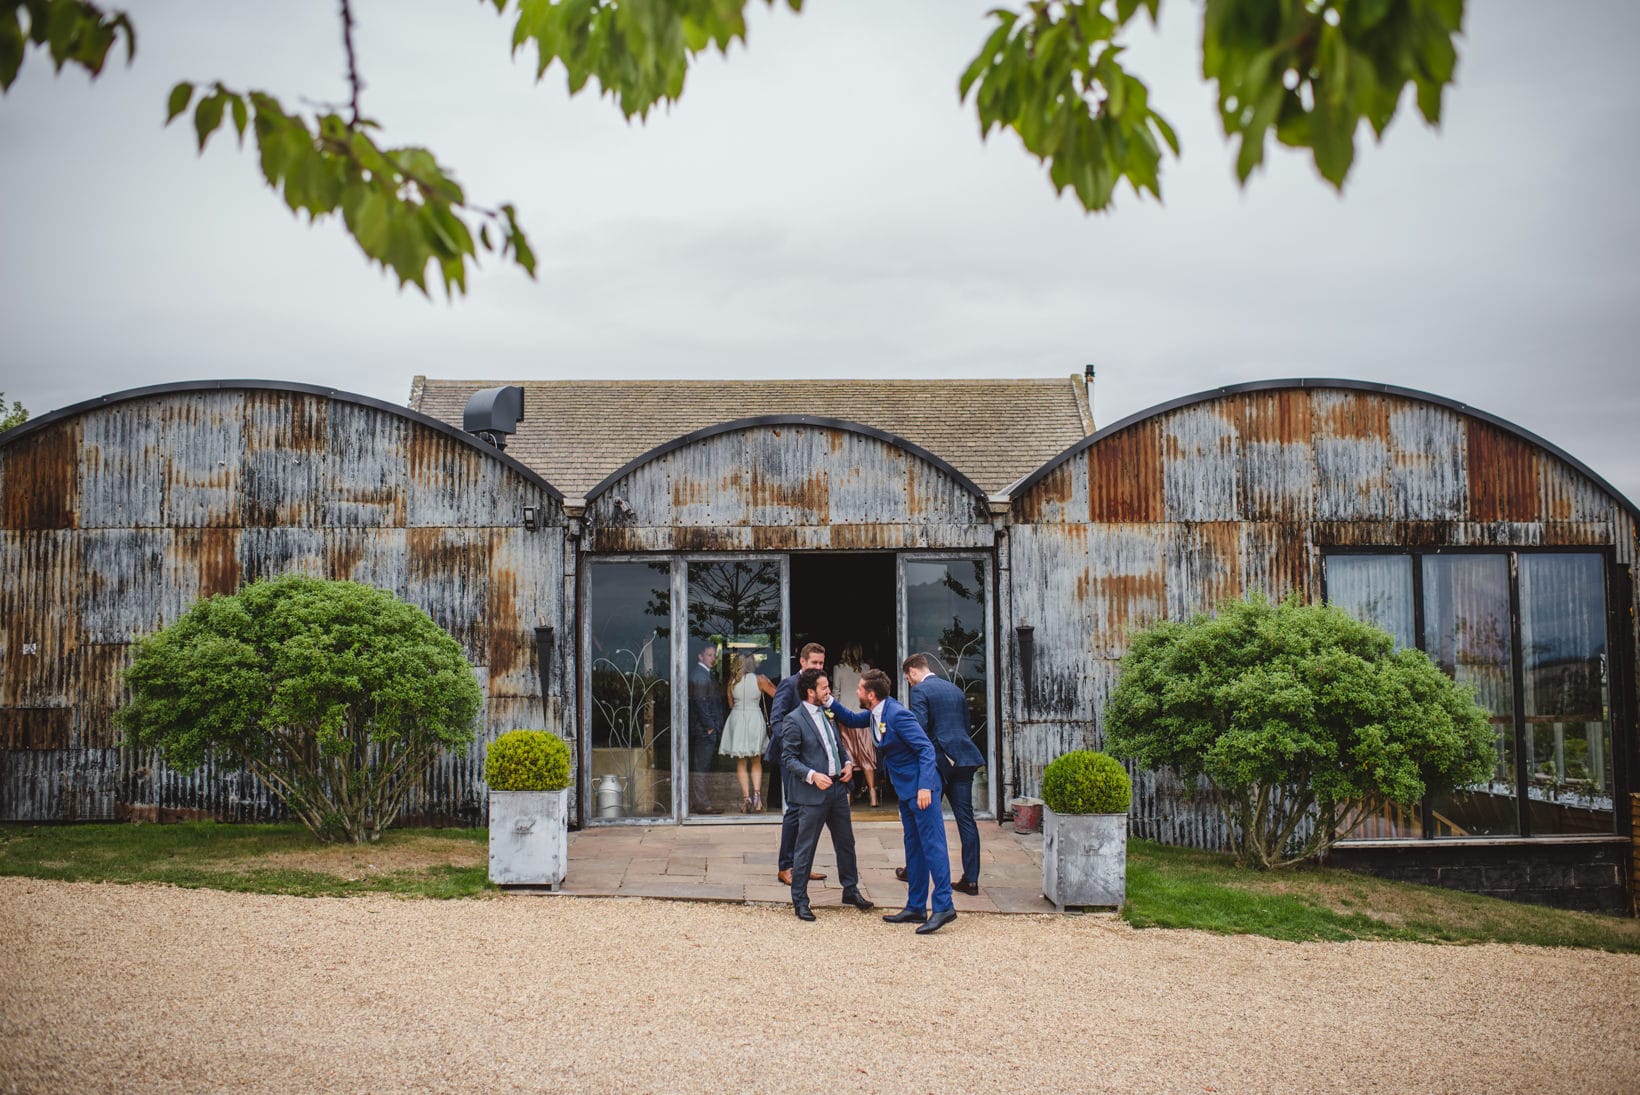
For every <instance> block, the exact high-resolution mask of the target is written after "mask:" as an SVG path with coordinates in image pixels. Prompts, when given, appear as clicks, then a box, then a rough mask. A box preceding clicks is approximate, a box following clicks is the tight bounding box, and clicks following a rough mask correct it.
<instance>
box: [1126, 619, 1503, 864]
mask: <svg viewBox="0 0 1640 1095" xmlns="http://www.w3.org/2000/svg"><path fill="white" fill-rule="evenodd" d="M1105 735H1106V738H1105V740H1106V745H1107V747H1108V748H1109V749H1110V751H1111V752H1112V753H1114V754H1115V755H1117V756H1121V757H1132V758H1134V759H1136V760H1137V761H1139V763H1141V764H1143V765H1144V766H1146V767H1147V768H1163V767H1171V768H1175V769H1177V770H1178V771H1179V773H1180V774H1181V775H1183V776H1184V777H1186V778H1187V779H1194V778H1196V777H1198V776H1206V777H1207V778H1208V779H1209V780H1211V781H1212V783H1213V785H1214V786H1215V787H1216V788H1217V791H1218V800H1219V803H1218V804H1219V808H1220V810H1221V811H1222V812H1223V814H1224V817H1225V820H1226V822H1227V824H1228V827H1229V829H1230V836H1231V841H1232V847H1233V850H1234V851H1235V853H1236V856H1237V859H1238V860H1239V861H1240V862H1242V863H1244V864H1252V865H1254V866H1258V867H1263V868H1269V867H1277V866H1283V865H1285V864H1288V863H1293V862H1297V861H1299V860H1302V859H1308V858H1312V857H1315V856H1318V855H1321V854H1322V853H1324V852H1325V851H1326V849H1327V848H1328V847H1330V846H1331V844H1332V843H1333V842H1334V841H1335V840H1338V839H1340V838H1342V837H1343V836H1346V835H1348V832H1349V831H1350V830H1351V829H1352V828H1353V827H1354V825H1355V824H1359V823H1360V822H1361V821H1362V820H1364V819H1365V817H1366V813H1365V811H1362V810H1355V811H1353V813H1354V817H1355V820H1354V822H1350V821H1349V820H1348V817H1349V815H1350V813H1351V811H1349V810H1348V809H1347V804H1348V803H1349V802H1350V801H1351V800H1354V799H1359V798H1361V797H1363V796H1367V795H1377V796H1381V797H1383V798H1387V799H1390V800H1392V801H1395V802H1399V803H1404V804H1411V803H1414V802H1417V801H1418V800H1419V799H1420V798H1421V797H1422V796H1423V795H1424V794H1425V793H1426V792H1440V791H1446V790H1450V789H1452V788H1455V787H1460V786H1463V785H1464V784H1468V783H1474V782H1477V781H1479V780H1482V779H1485V778H1486V777H1487V775H1488V774H1489V773H1490V772H1491V770H1492V764H1493V756H1492V732H1491V729H1490V727H1489V725H1488V723H1487V716H1486V712H1485V711H1483V710H1481V708H1479V707H1478V706H1476V704H1475V700H1474V695H1473V693H1472V692H1471V691H1470V689H1469V688H1468V687H1467V686H1463V685H1457V684H1454V683H1453V682H1452V680H1451V679H1450V678H1448V677H1447V676H1446V675H1445V674H1444V673H1442V672H1441V670H1440V669H1439V668H1438V667H1437V666H1436V665H1435V664H1434V663H1433V662H1431V661H1430V660H1429V658H1428V657H1427V656H1426V655H1424V654H1423V653H1422V652H1421V651H1417V650H1401V651H1397V650H1395V649H1394V641H1393V640H1392V639H1391V638H1390V636H1389V635H1387V634H1385V633H1384V632H1383V631H1380V630H1379V629H1377V628H1375V627H1372V626H1371V625H1369V624H1364V623H1361V622H1360V621H1358V620H1356V619H1354V618H1353V617H1351V616H1349V615H1348V614H1346V613H1345V612H1344V611H1342V610H1341V609H1338V608H1335V607H1332V606H1328V605H1305V604H1301V603H1299V602H1298V601H1297V600H1296V599H1290V600H1288V601H1286V602H1285V603H1283V604H1281V605H1272V604H1271V603H1270V602H1269V601H1268V600H1266V599H1265V598H1263V597H1254V598H1252V599H1250V600H1247V601H1232V602H1228V603H1226V604H1224V605H1221V606H1220V607H1219V611H1218V614H1217V615H1216V616H1206V615H1202V616H1197V617H1196V618H1195V619H1193V620H1191V621H1190V622H1189V623H1178V622H1174V621H1167V622H1163V623H1160V624H1157V625H1156V626H1155V627H1153V628H1151V629H1150V630H1148V631H1145V632H1142V633H1140V634H1139V635H1137V636H1136V637H1135V638H1134V639H1133V641H1132V645H1131V647H1130V649H1129V652H1128V655H1127V657H1125V658H1124V659H1123V660H1122V671H1121V677H1120V679H1119V680H1118V682H1117V685H1116V688H1115V689H1114V690H1113V691H1112V693H1111V697H1110V702H1109V704H1108V705H1107V706H1106V708H1105ZM1312 819H1313V821H1314V824H1313V827H1312V829H1311V832H1310V835H1309V836H1307V837H1303V836H1302V834H1303V832H1304V829H1305V825H1306V822H1308V821H1310V820H1312Z"/></svg>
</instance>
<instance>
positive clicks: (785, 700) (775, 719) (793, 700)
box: [763, 673, 803, 764]
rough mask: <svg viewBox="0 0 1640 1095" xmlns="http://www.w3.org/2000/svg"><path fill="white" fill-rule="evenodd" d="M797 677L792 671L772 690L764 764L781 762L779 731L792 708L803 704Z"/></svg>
mask: <svg viewBox="0 0 1640 1095" xmlns="http://www.w3.org/2000/svg"><path fill="white" fill-rule="evenodd" d="M797 677H798V674H796V673H793V674H792V675H791V676H789V677H786V678H784V679H783V680H782V681H781V682H780V684H779V685H778V686H776V688H775V690H774V699H772V700H770V701H769V747H768V748H767V749H765V750H764V751H763V761H764V763H765V764H780V763H782V761H781V755H780V731H781V729H782V728H783V726H784V724H785V722H786V716H787V715H789V714H791V711H792V708H794V707H802V706H803V700H802V697H800V696H799V695H798V694H797Z"/></svg>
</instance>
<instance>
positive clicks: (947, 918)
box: [917, 909, 957, 935]
mask: <svg viewBox="0 0 1640 1095" xmlns="http://www.w3.org/2000/svg"><path fill="white" fill-rule="evenodd" d="M956 918H957V914H956V911H955V910H952V909H947V910H946V911H945V912H937V913H935V914H934V915H933V916H930V917H929V918H928V922H927V923H925V924H923V925H922V926H921V927H919V928H918V929H917V934H918V935H933V934H934V933H935V932H937V931H939V930H940V929H941V928H943V927H945V926H946V925H947V924H949V923H951V921H953V920H955V919H956Z"/></svg>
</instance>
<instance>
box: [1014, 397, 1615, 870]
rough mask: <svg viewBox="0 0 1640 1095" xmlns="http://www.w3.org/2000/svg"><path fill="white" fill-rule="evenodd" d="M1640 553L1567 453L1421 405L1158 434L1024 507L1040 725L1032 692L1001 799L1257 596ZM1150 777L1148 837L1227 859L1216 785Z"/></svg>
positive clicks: (1038, 490)
mask: <svg viewBox="0 0 1640 1095" xmlns="http://www.w3.org/2000/svg"><path fill="white" fill-rule="evenodd" d="M1635 535H1636V529H1635V527H1634V522H1633V521H1632V520H1631V519H1630V517H1629V515H1628V513H1627V512H1626V511H1625V510H1624V509H1623V508H1622V507H1621V506H1620V505H1618V504H1617V502H1616V500H1615V499H1613V498H1612V497H1611V496H1610V495H1609V494H1608V493H1606V492H1605V491H1604V490H1602V489H1601V488H1600V487H1599V486H1598V485H1597V484H1595V483H1593V482H1592V481H1591V480H1590V479H1589V478H1588V477H1587V476H1585V475H1584V474H1582V473H1581V472H1579V471H1578V470H1577V469H1575V468H1573V467H1571V466H1570V465H1569V464H1567V463H1565V462H1564V461H1563V460H1560V459H1559V458H1557V457H1556V456H1555V455H1554V454H1552V453H1550V452H1547V451H1545V450H1543V449H1541V448H1540V447H1539V446H1536V445H1533V444H1531V443H1529V442H1527V441H1526V440H1524V439H1523V438H1521V437H1519V436H1518V435H1516V434H1514V433H1512V432H1510V431H1508V430H1505V429H1502V428H1500V427H1498V426H1496V425H1494V424H1492V423H1489V422H1486V421H1484V420H1482V419H1478V418H1475V417H1472V416H1470V415H1467V414H1464V413H1462V412H1461V411H1460V410H1457V409H1453V408H1449V407H1446V406H1443V405H1440V404H1437V403H1431V402H1429V401H1426V400H1418V399H1413V398H1408V397H1403V396H1399V395H1392V394H1387V393H1378V392H1371V391H1363V390H1352V389H1345V388H1326V387H1309V386H1306V387H1297V386H1295V387H1290V388H1282V389H1277V390H1255V391H1246V392H1239V393H1235V394H1228V395H1223V396H1220V397H1216V398H1210V399H1206V400H1204V401H1200V402H1195V403H1189V404H1186V405H1183V406H1179V407H1175V408H1173V409H1170V410H1165V411H1163V412H1160V413H1158V414H1156V415H1153V416H1151V417H1148V418H1144V419H1142V420H1140V421H1137V422H1134V423H1133V424H1131V425H1129V426H1127V427H1125V428H1123V429H1121V430H1119V431H1117V432H1115V433H1112V434H1110V435H1109V436H1106V437H1103V438H1100V439H1098V440H1097V441H1095V442H1094V443H1093V444H1091V445H1090V446H1089V447H1088V448H1087V449H1086V450H1085V451H1083V452H1081V453H1078V454H1076V455H1073V456H1072V457H1070V458H1069V459H1067V460H1065V461H1064V462H1063V463H1062V464H1060V465H1059V466H1057V467H1055V468H1053V469H1052V470H1050V471H1049V472H1048V473H1047V474H1046V475H1045V476H1044V477H1043V478H1042V479H1041V480H1039V481H1038V482H1037V483H1035V484H1034V485H1032V486H1031V487H1030V488H1029V489H1027V490H1026V491H1025V492H1023V493H1022V494H1021V495H1020V496H1019V497H1017V498H1015V499H1014V500H1013V524H1012V526H1011V527H1010V530H1009V537H1008V538H1009V544H1008V562H1009V568H1008V577H1007V581H1008V583H1009V590H1008V595H1007V597H1006V598H1005V601H1006V603H1009V604H1011V608H1012V613H1013V620H1012V624H1018V623H1029V624H1031V625H1032V626H1033V627H1034V629H1035V631H1034V648H1035V659H1034V670H1033V673H1032V679H1031V682H1030V683H1031V688H1030V691H1031V693H1032V702H1031V704H1030V706H1029V709H1026V707H1025V704H1024V702H1023V689H1021V688H1019V687H1014V688H1010V689H1009V694H1008V696H1007V697H1006V700H1007V706H1006V708H1005V710H1006V711H1007V714H1008V719H1007V720H1006V721H1007V722H1008V723H1010V724H1011V731H1010V732H1009V733H1006V734H1005V735H1004V757H1003V759H1004V766H1005V769H1006V771H1005V773H1004V774H1005V778H1006V781H1007V783H1006V786H1007V787H1008V788H1009V792H1010V793H1014V794H1020V793H1023V794H1035V793H1036V792H1037V790H1038V789H1039V788H1040V786H1041V774H1042V768H1043V767H1044V766H1045V765H1046V764H1047V763H1048V761H1049V760H1051V759H1053V758H1054V757H1055V756H1058V755H1059V754H1060V753H1062V752H1064V751H1066V750H1067V749H1072V748H1082V747H1098V746H1099V745H1100V744H1101V742H1102V738H1101V720H1102V718H1103V711H1104V704H1105V699H1106V697H1107V696H1108V695H1109V693H1110V689H1111V687H1112V685H1113V684H1114V683H1115V680H1116V675H1117V671H1118V666H1119V662H1120V659H1121V657H1122V655H1123V654H1124V653H1125V652H1126V649H1127V642H1128V637H1129V636H1130V635H1131V634H1132V633H1133V632H1134V631H1135V630H1137V629H1141V628H1143V627H1145V626H1146V625H1148V624H1150V623H1153V622H1154V621H1156V620H1158V619H1161V618H1164V617H1165V618H1173V619H1182V618H1185V617H1188V616H1189V615H1191V614H1192V613H1194V612H1198V611H1205V610H1208V609H1211V608H1212V607H1213V606H1214V605H1215V604H1216V603H1218V602H1219V601H1221V600H1223V599H1225V598H1230V597H1238V596H1241V595H1243V594H1246V593H1250V592H1254V591H1262V592H1264V593H1267V594H1269V595H1270V596H1271V597H1274V598H1280V597H1282V596H1283V595H1285V594H1286V593H1287V592H1288V591H1290V590H1298V591H1299V592H1300V593H1301V594H1302V595H1303V596H1304V597H1305V598H1306V599H1310V600H1314V599H1318V598H1319V596H1320V591H1321V575H1320V559H1321V553H1322V550H1323V549H1324V548H1327V547H1332V546H1341V545H1360V546H1366V545H1378V546H1382V545H1452V546H1472V545H1491V546H1511V545H1514V546H1526V545H1567V546H1574V545H1576V546H1582V545H1610V546H1613V547H1614V548H1615V553H1616V557H1617V561H1618V562H1619V563H1620V564H1622V565H1629V566H1632V565H1633V563H1634V556H1635V547H1636V541H1635ZM1009 626H1011V624H1010V625H1009ZM1005 649H1008V654H1009V657H1010V658H1017V649H1016V648H1015V647H1014V644H1012V643H1009V644H1005ZM1018 674H1019V667H1018V666H1017V664H1015V665H1013V666H1010V667H1009V668H1008V672H1007V673H1005V675H1004V677H1003V679H1005V680H1010V681H1017V680H1019V676H1018ZM1136 776H1137V778H1136V782H1135V787H1134V806H1133V831H1134V833H1135V835H1138V836H1143V837H1149V838H1153V839H1157V840H1162V841H1165V842H1167V843H1172V844H1184V845H1188V846H1192V847H1206V848H1219V847H1223V846H1224V833H1223V825H1222V822H1221V821H1220V819H1219V815H1218V811H1217V809H1216V807H1215V805H1214V803H1213V800H1212V794H1211V791H1210V790H1209V789H1208V788H1207V787H1206V786H1205V785H1204V786H1199V787H1186V786H1183V785H1181V784H1180V783H1179V781H1178V780H1176V779H1173V778H1171V777H1169V776H1166V775H1165V774H1158V773H1149V772H1141V773H1136Z"/></svg>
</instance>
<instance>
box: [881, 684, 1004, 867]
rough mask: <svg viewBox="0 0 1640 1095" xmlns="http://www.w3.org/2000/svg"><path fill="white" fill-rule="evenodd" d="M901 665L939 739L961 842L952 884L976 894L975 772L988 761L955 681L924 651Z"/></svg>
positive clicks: (921, 714)
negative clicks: (938, 672)
mask: <svg viewBox="0 0 1640 1095" xmlns="http://www.w3.org/2000/svg"><path fill="white" fill-rule="evenodd" d="M900 668H901V670H902V671H903V672H904V673H905V679H906V680H908V681H910V682H911V713H912V714H913V715H915V716H916V717H917V721H918V722H920V723H922V725H923V729H924V730H926V731H928V738H929V740H930V741H932V742H933V743H934V752H935V754H936V757H935V763H936V764H937V765H938V767H939V770H940V783H941V787H942V789H943V793H944V795H945V798H946V801H948V802H949V803H951V816H952V817H953V818H954V819H955V820H956V823H957V838H958V839H959V840H961V841H962V877H961V878H959V879H958V880H957V881H956V882H953V883H952V884H951V885H952V888H954V889H956V890H958V891H960V892H962V893H965V894H977V893H979V825H978V824H976V823H975V821H974V773H975V772H977V771H978V770H979V766H980V765H982V764H984V763H985V757H984V755H983V754H981V753H980V751H979V749H978V748H977V747H976V746H975V745H974V739H973V738H972V737H971V736H970V735H969V732H968V697H967V696H966V695H964V694H963V691H962V689H960V688H958V687H957V686H956V685H954V684H952V683H951V682H950V681H948V680H945V679H944V678H943V677H936V676H935V675H934V674H933V673H932V672H930V671H929V668H928V659H927V658H926V657H925V656H923V655H921V654H913V655H911V656H910V657H909V658H907V659H906V660H905V664H904V665H902V666H901V667H900Z"/></svg>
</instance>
